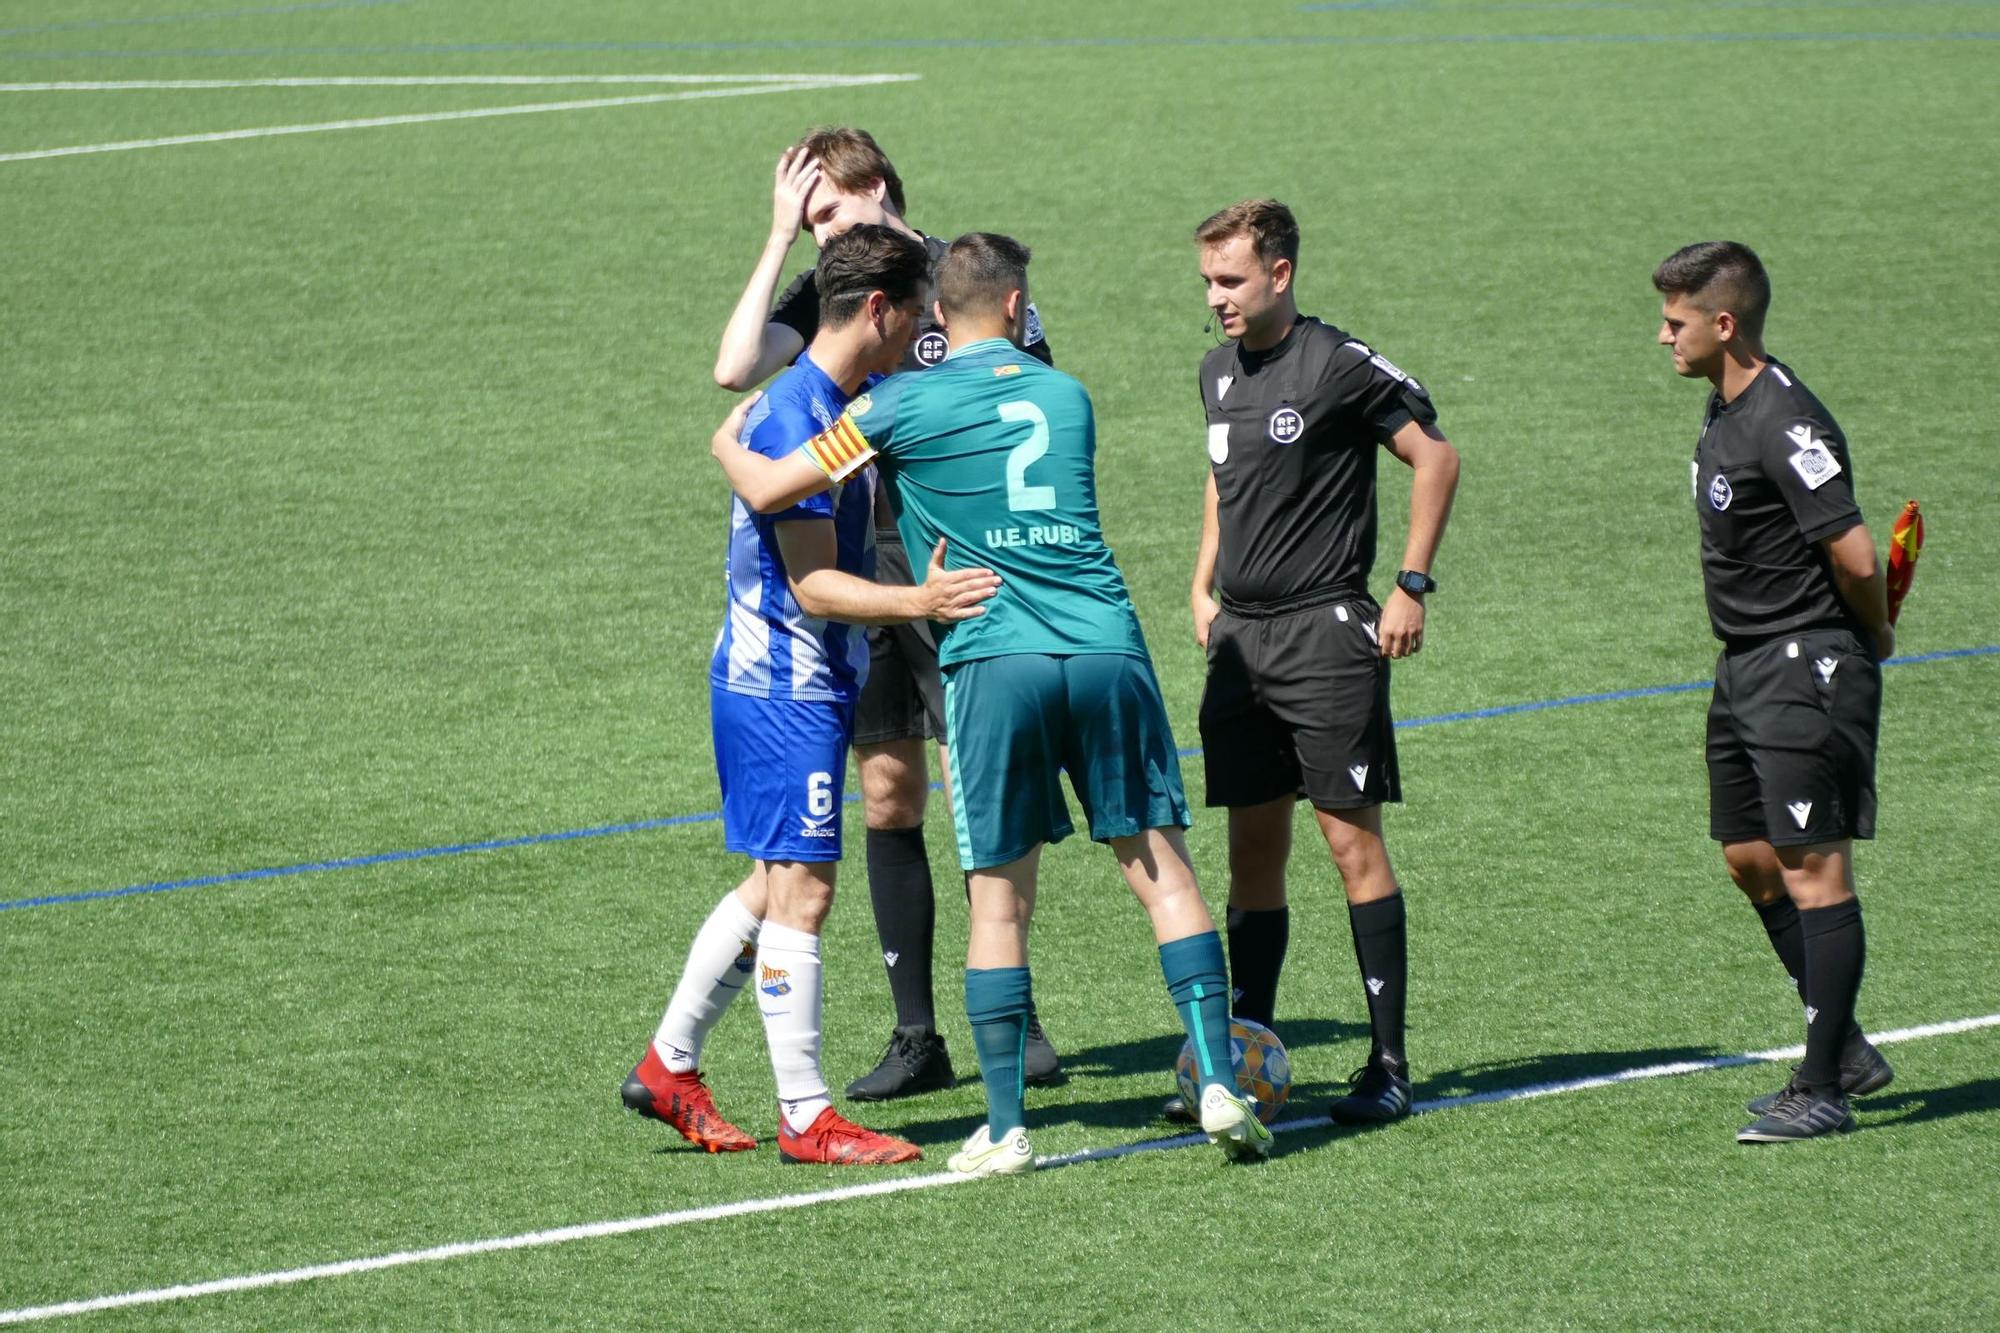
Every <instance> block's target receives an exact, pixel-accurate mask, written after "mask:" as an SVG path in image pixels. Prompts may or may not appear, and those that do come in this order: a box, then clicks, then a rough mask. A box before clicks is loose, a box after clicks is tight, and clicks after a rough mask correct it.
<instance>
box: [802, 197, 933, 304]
mask: <svg viewBox="0 0 2000 1333" xmlns="http://www.w3.org/2000/svg"><path fill="white" fill-rule="evenodd" d="M930 261H931V256H930V251H928V250H926V249H925V248H924V243H923V242H922V241H920V240H918V239H917V238H916V237H914V236H911V235H910V234H909V233H907V232H901V231H898V230H896V229H895V228H894V227H887V226H883V225H882V224H880V223H876V222H864V223H862V224H861V225H860V226H858V227H849V228H848V229H847V230H846V231H844V232H842V233H841V234H840V235H838V236H835V237H833V238H832V239H831V240H829V241H828V242H827V243H826V244H825V245H823V246H821V247H820V252H819V267H818V268H817V269H815V270H814V279H813V280H814V282H815V284H816V285H817V286H818V287H819V322H820V323H821V324H823V325H825V326H826V327H827V328H839V327H840V326H841V325H843V324H845V323H847V322H848V321H849V320H851V319H853V318H854V316H855V315H856V314H857V313H858V312H859V311H860V309H861V307H862V306H863V305H865V304H866V303H867V301H868V293H870V292H880V293H882V295H884V296H886V297H888V298H889V304H890V305H909V304H911V303H912V302H918V301H921V300H923V295H924V284H925V283H926V282H928V281H929V280H930V267H931V263H930Z"/></svg>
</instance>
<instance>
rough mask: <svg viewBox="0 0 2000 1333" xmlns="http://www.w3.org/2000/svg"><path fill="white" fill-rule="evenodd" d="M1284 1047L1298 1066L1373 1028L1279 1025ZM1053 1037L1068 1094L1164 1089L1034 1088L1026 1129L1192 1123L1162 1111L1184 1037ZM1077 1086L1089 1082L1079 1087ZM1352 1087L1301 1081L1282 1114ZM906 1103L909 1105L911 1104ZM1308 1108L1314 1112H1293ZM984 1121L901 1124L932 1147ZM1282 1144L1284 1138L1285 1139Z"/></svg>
mask: <svg viewBox="0 0 2000 1333" xmlns="http://www.w3.org/2000/svg"><path fill="white" fill-rule="evenodd" d="M1279 1035H1280V1037H1281V1038H1282V1039H1283V1040H1284V1042H1285V1048H1286V1050H1287V1051H1289V1052H1290V1053H1291V1055H1292V1058H1293V1061H1294V1067H1296V1062H1297V1060H1298V1056H1299V1053H1300V1052H1301V1051H1305V1050H1310V1049H1312V1048H1313V1047H1316V1046H1324V1045H1331V1044H1334V1043H1337V1042H1344V1041H1350V1040H1352V1039H1354V1038H1356V1037H1362V1038H1365V1037H1367V1035H1368V1029H1367V1027H1366V1026H1363V1025H1356V1024H1353V1023H1342V1022H1336V1021H1332V1020H1327V1019H1299V1020H1296V1021H1294V1022H1290V1023H1287V1024H1284V1025H1283V1026H1282V1027H1281V1028H1280V1030H1279ZM1050 1039H1051V1040H1052V1041H1054V1042H1055V1043H1056V1049H1057V1050H1058V1051H1059V1052H1061V1054H1062V1062H1063V1075H1064V1077H1063V1079H1062V1082H1061V1084H1060V1085H1059V1086H1065V1087H1067V1088H1068V1089H1069V1091H1068V1092H1067V1093H1065V1094H1063V1095H1064V1096H1065V1097H1066V1098H1075V1097H1076V1096H1077V1094H1078V1093H1079V1092H1085V1093H1087V1081H1088V1080H1090V1079H1099V1078H1102V1079H1111V1078H1124V1077H1128V1076H1134V1075H1146V1074H1155V1075H1157V1077H1158V1079H1159V1083H1158V1086H1157V1087H1156V1088H1155V1089H1153V1090H1151V1091H1147V1092H1143V1093H1140V1094H1137V1095H1135V1096H1125V1097H1107V1098H1103V1099H1089V1098H1088V1097H1087V1096H1086V1097H1085V1098H1084V1099H1081V1100H1052V1097H1051V1094H1050V1092H1049V1091H1048V1090H1046V1089H1036V1088H1032V1087H1031V1088H1029V1089H1028V1128H1029V1130H1030V1132H1032V1131H1033V1130H1034V1129H1035V1128H1036V1127H1037V1126H1041V1125H1083V1126H1088V1127H1091V1128H1094V1129H1109V1130H1117V1131H1120V1132H1122V1133H1125V1134H1133V1133H1138V1134H1141V1135H1144V1136H1148V1137H1153V1136H1157V1137H1163V1138H1164V1137H1171V1136H1173V1135H1175V1134H1185V1133H1188V1132H1189V1130H1188V1127H1187V1126H1186V1125H1181V1124H1175V1123H1173V1122H1171V1121H1168V1120H1167V1119H1165V1118H1164V1117H1163V1116H1162V1115H1161V1113H1160V1112H1161V1108H1162V1107H1163V1106H1164V1105H1165V1103H1166V1100H1167V1098H1168V1097H1170V1096H1172V1095H1174V1060H1175V1058H1176V1057H1177V1056H1179V1054H1180V1049H1181V1043H1182V1041H1183V1040H1185V1038H1183V1037H1181V1036H1180V1035H1179V1034H1165V1033H1163V1034H1161V1035H1160V1036H1157V1037H1147V1038H1144V1039H1142V1040H1138V1041H1127V1042H1114V1043H1109V1044H1106V1045H1101V1046H1085V1047H1082V1048H1080V1049H1077V1050H1073V1051H1072V1050H1069V1049H1066V1048H1065V1047H1064V1046H1063V1044H1062V1034H1060V1033H1052V1034H1050ZM978 1082H979V1070H978V1067H977V1065H974V1066H973V1067H972V1068H971V1069H965V1070H961V1071H960V1074H959V1079H958V1086H959V1087H960V1088H965V1087H969V1086H972V1085H975V1084H977V1083H978ZM1079 1083H1083V1084H1084V1085H1085V1086H1084V1087H1082V1088H1079V1087H1078V1084H1079ZM1346 1090H1347V1087H1346V1084H1344V1083H1341V1084H1332V1083H1295V1084H1294V1085H1293V1086H1292V1097H1291V1099H1290V1100H1289V1101H1287V1103H1286V1106H1285V1110H1284V1112H1283V1113H1282V1114H1281V1115H1280V1117H1279V1118H1280V1119H1289V1118H1292V1117H1293V1116H1295V1115H1300V1114H1304V1115H1310V1114H1314V1113H1316V1111H1317V1109H1319V1108H1318V1106H1317V1105H1316V1102H1323V1101H1324V1100H1325V1099H1326V1098H1327V1097H1329V1096H1332V1095H1335V1094H1337V1093H1339V1092H1345V1091H1346ZM905 1105H908V1103H905ZM1300 1105H1304V1106H1306V1107H1309V1108H1313V1109H1309V1110H1304V1111H1295V1110H1294V1109H1293V1108H1294V1107H1296V1106H1300ZM985 1122H986V1117H985V1114H984V1113H983V1112H982V1113H979V1114H975V1115H957V1116H949V1117H941V1118H938V1119H931V1120H922V1119H918V1120H909V1121H905V1122H903V1123H902V1125H901V1126H900V1127H899V1128H898V1129H897V1131H896V1132H897V1133H899V1134H902V1135H903V1136H905V1137H906V1138H909V1139H911V1140H913V1141H914V1142H917V1143H921V1144H925V1145H926V1146H928V1145H929V1144H931V1143H933V1142H958V1141H962V1140H964V1139H965V1138H966V1137H967V1136H968V1135H970V1134H971V1133H972V1131H973V1130H975V1129H977V1128H979V1126H980V1125H982V1124H984V1123H985ZM1281 1142H1282V1140H1281Z"/></svg>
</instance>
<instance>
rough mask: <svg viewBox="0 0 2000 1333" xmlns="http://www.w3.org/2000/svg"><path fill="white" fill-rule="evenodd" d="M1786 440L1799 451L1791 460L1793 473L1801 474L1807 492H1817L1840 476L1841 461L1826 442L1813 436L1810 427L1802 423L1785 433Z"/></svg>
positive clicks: (1800, 477)
mask: <svg viewBox="0 0 2000 1333" xmlns="http://www.w3.org/2000/svg"><path fill="white" fill-rule="evenodd" d="M1785 438H1786V439H1788V440H1790V441H1791V442H1792V444H1793V446H1794V448H1795V449H1796V450H1797V452H1796V453H1794V454H1793V455H1792V456H1791V459H1790V462H1791V465H1792V471H1794V472H1796V473H1798V474H1799V480H1800V481H1802V482H1804V483H1805V484H1806V489H1807V490H1809V491H1816V490H1818V489H1819V488H1820V487H1822V486H1824V485H1826V483H1828V482H1829V481H1832V480H1833V479H1834V478H1835V477H1837V476H1839V475H1840V460H1839V459H1837V458H1835V457H1834V456H1833V450H1831V449H1829V448H1827V447H1826V441H1825V440H1822V439H1820V438H1819V437H1818V436H1817V435H1815V434H1813V429H1812V427H1811V426H1810V425H1808V424H1806V423H1805V422H1803V421H1801V422H1800V423H1799V424H1798V425H1796V426H1794V427H1792V428H1791V429H1790V430H1788V431H1786V432H1785Z"/></svg>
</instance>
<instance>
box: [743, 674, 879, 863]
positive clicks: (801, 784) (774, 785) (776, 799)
mask: <svg viewBox="0 0 2000 1333" xmlns="http://www.w3.org/2000/svg"><path fill="white" fill-rule="evenodd" d="M708 703H709V714H710V720H711V724H712V727H713V730H714V736H715V772H716V776H718V777H719V778H721V779H722V842H723V846H725V847H727V848H728V849H729V850H730V851H732V852H742V853H743V854H744V855H746V856H754V857H756V858H757V859H758V860H760V861H838V860H839V859H840V812H841V807H842V805H844V804H845V797H846V788H847V747H848V743H849V742H850V741H851V740H852V739H853V737H854V705H853V704H852V703H844V704H843V703H832V702H828V701H826V700H820V699H766V698H762V697H760V696H758V695H754V694H737V693H734V692H733V691H730V690H724V689H711V690H709V692H708Z"/></svg>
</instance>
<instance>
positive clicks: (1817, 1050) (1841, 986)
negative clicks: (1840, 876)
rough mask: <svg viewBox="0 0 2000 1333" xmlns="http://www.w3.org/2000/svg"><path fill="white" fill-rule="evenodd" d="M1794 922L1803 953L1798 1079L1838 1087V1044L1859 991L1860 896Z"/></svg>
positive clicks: (1864, 940) (1864, 952)
mask: <svg viewBox="0 0 2000 1333" xmlns="http://www.w3.org/2000/svg"><path fill="white" fill-rule="evenodd" d="M1799 927H1800V930H1801V932H1802V933H1803V934H1804V936H1805V955H1806V975H1805V996H1806V1058H1805V1063H1804V1064H1802V1065H1800V1066H1799V1076H1798V1077H1799V1082H1801V1083H1804V1084H1806V1085H1808V1086H1809V1087H1815V1088H1828V1089H1832V1088H1838V1087H1839V1086H1840V1048H1841V1047H1842V1046H1843V1045H1845V1044H1846V1042H1847V1029H1848V1027H1849V1026H1850V1025H1851V1024H1852V1023H1853V1022H1854V998H1855V996H1857V995H1859V994H1860V993H1861V966H1862V963H1863V961H1864V960H1865V959H1866V958H1867V956H1868V937H1867V933H1866V932H1865V931H1863V930H1862V927H1861V900H1860V899H1859V898H1850V899H1848V900H1847V901H1846V902H1844V903H1839V904H1837V905H1835V906H1833V907H1814V908H1809V909H1807V910H1805V911H1802V912H1800V913H1799Z"/></svg>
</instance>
